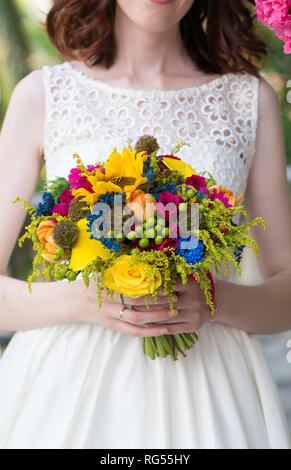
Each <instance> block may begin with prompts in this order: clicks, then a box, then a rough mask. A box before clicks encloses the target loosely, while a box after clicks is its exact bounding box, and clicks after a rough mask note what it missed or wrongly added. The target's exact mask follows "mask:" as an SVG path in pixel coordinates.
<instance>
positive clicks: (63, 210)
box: [53, 202, 70, 217]
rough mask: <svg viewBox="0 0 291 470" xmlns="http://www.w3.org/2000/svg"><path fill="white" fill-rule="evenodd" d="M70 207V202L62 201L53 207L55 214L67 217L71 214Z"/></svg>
mask: <svg viewBox="0 0 291 470" xmlns="http://www.w3.org/2000/svg"><path fill="white" fill-rule="evenodd" d="M69 207H70V204H67V203H65V202H60V203H59V204H57V205H56V206H55V207H54V208H53V214H59V215H61V216H62V217H67V216H68V214H69Z"/></svg>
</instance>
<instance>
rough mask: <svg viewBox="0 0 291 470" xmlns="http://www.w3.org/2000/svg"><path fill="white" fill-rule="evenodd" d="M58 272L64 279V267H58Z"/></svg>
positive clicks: (65, 272)
mask: <svg viewBox="0 0 291 470" xmlns="http://www.w3.org/2000/svg"><path fill="white" fill-rule="evenodd" d="M58 272H59V273H60V275H61V276H63V277H66V274H67V268H66V267H65V266H60V267H59V270H58Z"/></svg>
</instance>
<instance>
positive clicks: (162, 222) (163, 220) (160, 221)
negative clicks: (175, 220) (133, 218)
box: [157, 217, 166, 227]
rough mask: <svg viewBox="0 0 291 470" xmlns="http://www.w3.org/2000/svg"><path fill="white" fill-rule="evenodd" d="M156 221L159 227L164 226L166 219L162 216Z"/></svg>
mask: <svg viewBox="0 0 291 470" xmlns="http://www.w3.org/2000/svg"><path fill="white" fill-rule="evenodd" d="M157 222H158V225H160V227H164V226H165V225H166V221H165V219H163V218H162V217H159V218H158V221H157Z"/></svg>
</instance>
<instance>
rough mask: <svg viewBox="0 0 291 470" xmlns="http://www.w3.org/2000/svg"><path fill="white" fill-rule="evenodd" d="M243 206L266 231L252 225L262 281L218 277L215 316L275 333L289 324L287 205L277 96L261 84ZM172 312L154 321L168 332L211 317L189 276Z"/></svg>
mask: <svg viewBox="0 0 291 470" xmlns="http://www.w3.org/2000/svg"><path fill="white" fill-rule="evenodd" d="M246 194H247V199H246V202H245V207H246V210H247V212H248V215H249V217H250V218H251V219H253V218H255V217H257V216H261V217H263V218H264V219H265V220H266V222H267V225H268V230H267V231H264V230H263V228H262V227H261V226H260V227H256V228H255V229H254V232H253V235H254V236H255V238H256V241H257V242H258V244H259V249H260V253H259V258H258V261H259V268H260V271H261V274H262V278H263V283H262V284H260V285H256V286H242V285H238V284H234V283H231V282H228V281H222V280H218V281H217V297H218V308H217V310H216V313H215V316H214V321H215V322H218V323H223V324H226V325H229V326H232V327H234V328H238V329H241V330H244V331H247V332H249V333H261V334H263V333H276V332H280V331H284V330H287V329H290V328H291V204H290V195H289V188H288V183H287V178H286V164H285V152H284V143H283V135H282V127H281V122H280V113H279V107H278V100H277V96H276V94H275V92H274V90H273V89H272V88H271V87H270V86H269V85H268V84H267V83H266V82H265V81H264V80H261V83H260V93H259V122H258V129H257V145H256V155H255V156H254V161H253V165H252V168H251V170H250V174H249V178H248V188H247V191H246ZM177 291H178V300H177V302H176V303H175V307H176V309H177V315H176V317H175V318H172V319H170V320H168V321H167V322H159V324H161V323H162V324H163V326H164V327H165V328H167V331H168V333H170V334H174V333H183V332H191V331H195V330H198V329H199V328H200V327H201V325H202V324H203V323H207V322H209V321H210V318H211V317H210V313H209V308H208V306H207V305H206V303H205V297H204V294H203V293H202V291H201V290H200V288H199V285H198V284H197V283H195V282H194V281H191V280H189V281H188V284H187V286H186V288H184V287H183V285H182V283H181V282H179V283H178V285H177Z"/></svg>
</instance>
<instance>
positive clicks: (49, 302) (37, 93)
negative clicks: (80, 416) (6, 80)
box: [0, 71, 169, 336]
mask: <svg viewBox="0 0 291 470" xmlns="http://www.w3.org/2000/svg"><path fill="white" fill-rule="evenodd" d="M44 102H45V99H44V89H43V83H42V72H41V71H35V72H33V73H31V74H30V75H28V76H27V77H26V78H25V79H24V80H22V81H21V82H20V83H19V84H18V85H17V87H16V88H15V90H14V92H13V95H12V98H11V101H10V104H9V108H8V111H7V114H6V117H5V121H4V124H3V127H2V130H1V134H0V168H1V170H2V178H1V184H0V213H1V230H0V330H2V331H18V330H29V329H34V328H42V327H45V326H51V325H56V324H63V323H68V322H89V323H96V324H101V325H104V326H107V327H109V328H113V329H116V330H120V331H122V332H124V333H126V334H129V335H133V336H156V335H159V334H160V327H157V326H155V327H154V328H147V329H145V328H142V327H138V326H135V325H134V324H132V325H131V324H130V323H126V322H123V321H121V320H120V319H119V312H120V309H121V307H122V306H121V303H120V298H119V296H118V295H117V296H115V298H114V301H113V302H112V301H111V300H110V299H109V298H108V297H107V296H106V295H104V301H103V306H102V308H98V304H97V296H96V287H95V286H94V285H93V283H91V284H92V285H90V287H89V289H86V288H85V286H84V284H83V281H75V282H73V283H72V284H70V283H68V282H50V283H47V282H35V283H33V285H32V293H31V294H30V293H29V291H28V288H27V283H26V282H23V281H19V280H16V279H12V278H9V277H7V276H5V275H4V273H5V270H6V267H7V264H8V261H9V258H10V256H11V252H12V250H13V247H14V244H15V242H16V240H17V238H18V234H19V231H20V229H21V227H22V225H23V222H24V219H25V211H24V209H22V207H21V205H20V204H16V205H12V201H13V200H14V199H15V198H16V197H17V196H19V197H21V198H23V199H26V200H28V201H30V200H31V198H32V195H33V193H34V190H35V187H36V185H37V181H38V178H39V173H40V170H41V167H42V165H43V127H44V113H45V110H44ZM126 301H127V303H130V304H133V305H135V304H138V303H143V300H142V299H138V300H137V299H126ZM161 305H162V306H166V307H167V304H166V302H165V301H164V304H163V302H162V301H161ZM168 316H169V312H168V310H166V311H165V310H164V311H162V312H159V313H157V314H152V315H150V316H147V319H150V320H152V321H153V320H157V319H165V318H168ZM127 320H128V321H129V322H131V323H138V322H139V321H140V318H137V316H136V313H134V312H132V313H131V312H129V314H128V318H127Z"/></svg>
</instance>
